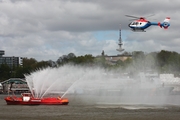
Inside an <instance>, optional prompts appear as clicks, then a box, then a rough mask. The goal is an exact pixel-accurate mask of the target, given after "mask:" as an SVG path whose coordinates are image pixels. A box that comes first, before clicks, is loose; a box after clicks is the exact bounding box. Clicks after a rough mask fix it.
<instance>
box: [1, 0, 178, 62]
mask: <svg viewBox="0 0 180 120" xmlns="http://www.w3.org/2000/svg"><path fill="white" fill-rule="evenodd" d="M179 4H180V1H179V0H173V1H170V0H159V1H156V0H151V1H144V0H136V1H134V0H126V1H120V0H113V1H109V0H98V1H97V0H91V1H86V0H1V1H0V48H1V49H2V50H5V55H6V56H22V57H29V58H31V57H33V58H35V59H37V60H49V59H52V60H57V59H58V57H60V56H62V55H64V54H68V53H70V52H73V53H74V54H75V55H85V54H92V55H98V54H101V52H102V50H105V53H107V54H108V55H116V54H118V52H117V51H116V49H117V48H118V44H117V43H118V37H119V31H118V30H119V26H120V24H121V29H122V38H123V47H124V48H125V50H126V51H136V50H141V51H146V52H151V51H160V50H161V49H166V50H170V51H176V52H180V49H178V46H179V45H180V42H179V41H180V40H179V38H180V35H179V33H178V32H179V26H180V23H179V21H178V20H179ZM126 14H129V15H135V16H143V17H144V16H145V17H146V16H148V15H152V14H154V16H152V17H150V18H147V19H148V20H150V21H160V22H162V21H163V20H164V19H165V17H167V16H169V17H171V26H170V27H169V29H168V30H164V29H161V28H159V27H157V26H152V27H150V28H148V29H147V30H146V31H147V32H143V33H142V32H140V33H137V32H135V33H134V32H132V31H131V30H129V28H128V24H129V23H130V22H131V21H129V18H127V17H125V15H126ZM153 19H155V20H153ZM113 32H114V33H113ZM112 33H113V34H112ZM97 35H98V36H97Z"/></svg>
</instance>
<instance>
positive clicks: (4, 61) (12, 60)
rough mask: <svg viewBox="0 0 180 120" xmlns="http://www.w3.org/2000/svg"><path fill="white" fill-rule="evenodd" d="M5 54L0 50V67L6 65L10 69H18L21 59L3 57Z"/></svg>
mask: <svg viewBox="0 0 180 120" xmlns="http://www.w3.org/2000/svg"><path fill="white" fill-rule="evenodd" d="M4 54H5V51H4V50H0V65H1V64H7V65H8V66H9V67H10V68H11V69H12V68H13V67H18V66H19V65H21V61H22V58H20V57H15V56H10V57H4V56H3V55H4Z"/></svg>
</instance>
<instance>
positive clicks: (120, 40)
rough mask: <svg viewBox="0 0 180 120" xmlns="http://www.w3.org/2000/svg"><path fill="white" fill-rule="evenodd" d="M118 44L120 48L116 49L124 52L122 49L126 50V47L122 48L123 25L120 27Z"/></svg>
mask: <svg viewBox="0 0 180 120" xmlns="http://www.w3.org/2000/svg"><path fill="white" fill-rule="evenodd" d="M118 45H119V49H116V50H117V51H119V52H122V51H124V49H122V45H123V44H122V39H121V25H120V28H119V43H118Z"/></svg>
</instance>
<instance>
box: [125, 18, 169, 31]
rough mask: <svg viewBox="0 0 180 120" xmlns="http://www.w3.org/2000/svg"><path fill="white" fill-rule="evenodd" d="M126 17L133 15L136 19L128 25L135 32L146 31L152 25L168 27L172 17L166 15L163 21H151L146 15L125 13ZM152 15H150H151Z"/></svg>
mask: <svg viewBox="0 0 180 120" xmlns="http://www.w3.org/2000/svg"><path fill="white" fill-rule="evenodd" d="M125 16H126V17H131V18H133V19H131V20H134V21H132V22H131V23H130V24H129V25H128V26H129V27H130V28H131V30H132V31H134V32H146V31H145V29H146V28H148V27H150V26H151V25H155V26H159V27H161V28H164V29H168V27H169V26H170V17H166V18H165V19H164V21H163V22H150V21H148V20H146V18H145V17H136V16H131V15H125ZM149 17H150V16H149Z"/></svg>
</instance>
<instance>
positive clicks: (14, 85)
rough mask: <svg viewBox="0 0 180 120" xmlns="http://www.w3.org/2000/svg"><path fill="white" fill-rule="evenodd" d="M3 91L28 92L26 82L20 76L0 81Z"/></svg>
mask: <svg viewBox="0 0 180 120" xmlns="http://www.w3.org/2000/svg"><path fill="white" fill-rule="evenodd" d="M0 84H1V85H2V91H3V93H9V92H12V91H14V92H15V93H21V92H28V91H29V87H28V85H27V82H26V81H25V80H23V79H20V78H10V79H8V80H5V81H3V82H1V83H0Z"/></svg>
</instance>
